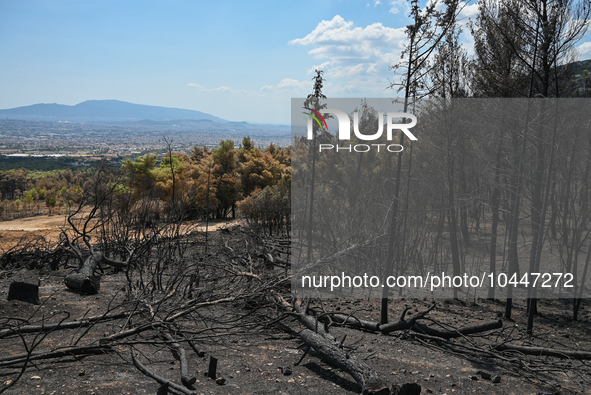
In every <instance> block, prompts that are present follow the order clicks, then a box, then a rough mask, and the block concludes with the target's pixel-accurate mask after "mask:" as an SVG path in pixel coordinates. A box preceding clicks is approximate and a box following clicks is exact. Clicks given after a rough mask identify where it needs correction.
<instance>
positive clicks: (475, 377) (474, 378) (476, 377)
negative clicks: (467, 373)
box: [470, 375, 478, 380]
mask: <svg viewBox="0 0 591 395" xmlns="http://www.w3.org/2000/svg"><path fill="white" fill-rule="evenodd" d="M470 379H471V380H478V376H476V375H474V376H472V377H470Z"/></svg>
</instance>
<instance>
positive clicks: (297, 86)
mask: <svg viewBox="0 0 591 395" xmlns="http://www.w3.org/2000/svg"><path fill="white" fill-rule="evenodd" d="M311 86H312V82H311V81H299V80H294V79H292V78H284V79H282V80H281V81H279V83H278V84H277V86H273V85H265V86H263V87H262V88H261V90H262V91H276V90H302V89H305V90H307V89H310V88H311Z"/></svg>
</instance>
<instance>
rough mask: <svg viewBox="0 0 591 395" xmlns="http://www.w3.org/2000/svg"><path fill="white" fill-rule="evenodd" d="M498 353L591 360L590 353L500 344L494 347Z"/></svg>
mask: <svg viewBox="0 0 591 395" xmlns="http://www.w3.org/2000/svg"><path fill="white" fill-rule="evenodd" d="M493 350H496V351H514V352H518V353H521V354H525V355H533V356H538V357H556V358H563V359H578V360H591V352H590V351H574V350H560V349H553V348H546V347H529V346H514V345H510V344H499V345H498V346H495V347H493Z"/></svg>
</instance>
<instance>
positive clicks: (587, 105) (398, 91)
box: [0, 0, 591, 395]
mask: <svg viewBox="0 0 591 395" xmlns="http://www.w3.org/2000/svg"><path fill="white" fill-rule="evenodd" d="M408 3H409V4H408V5H409V8H408V10H407V14H408V15H407V16H408V21H409V24H408V25H406V27H403V28H400V29H399V30H397V33H396V34H400V37H398V36H397V38H396V40H397V41H400V42H401V44H400V46H401V48H402V49H401V51H400V53H397V55H396V56H395V57H389V55H388V57H387V59H389V60H388V62H391V59H396V60H398V62H397V63H395V64H391V65H390V66H389V70H391V71H392V72H393V76H392V80H391V81H389V83H386V82H385V83H384V84H383V85H384V86H383V87H380V89H382V90H383V88H385V89H386V90H387V91H386V92H389V93H391V97H390V96H389V97H386V96H385V95H384V96H383V97H381V98H378V99H371V98H365V99H361V98H355V99H350V98H338V97H327V95H326V91H327V89H329V88H331V89H334V86H335V85H336V84H332V85H329V83H328V82H327V81H326V78H328V79H330V78H337V76H336V74H338V73H335V72H334V70H331V71H329V72H326V73H325V72H324V70H321V69H319V68H315V69H314V72H313V73H312V72H311V73H312V75H313V77H312V78H311V81H309V82H311V85H312V86H313V88H312V90H311V93H310V94H309V95H307V96H304V97H301V98H292V99H291V100H292V101H291V117H292V126H291V127H292V135H291V145H290V146H288V147H281V146H277V145H275V144H272V143H269V144H267V145H266V146H257V144H256V143H255V141H254V140H253V139H251V138H250V137H248V136H245V137H244V138H243V139H242V141H241V142H239V141H236V142H235V141H234V140H232V139H227V140H221V141H220V143H219V145H218V146H212V145H209V146H206V145H204V146H194V147H193V149H192V150H191V151H190V152H189V151H184V152H176V150H175V145H174V143H173V140H174V138H172V137H164V138H163V139H162V141H163V142H160V144H161V148H162V147H163V148H162V149H161V152H159V153H148V154H145V155H141V156H139V155H138V156H136V157H134V159H126V160H122V161H121V162H118V163H117V164H116V165H107V163H106V161H103V162H102V165H100V166H99V165H97V166H93V167H92V168H85V169H77V170H72V169H68V170H52V171H47V172H40V171H28V170H27V169H25V168H22V169H9V170H6V171H0V350H2V352H1V353H0V394H31V395H32V394H45V395H59V394H97V395H98V394H104V395H120V394H130V395H131V394H159V395H164V394H187V395H188V394H237V395H239V394H240V395H241V394H253V395H254V394H292V395H300V394H301V395H303V394H319V395H320V394H322V395H328V394H334V395H337V394H339V395H340V394H368V395H369V394H381V395H418V394H439V395H444V394H445V395H451V394H454V393H456V394H500V395H510V394H538V395H539V394H543V395H550V394H563V395H565V394H591V305H590V298H591V282H590V281H589V280H587V279H586V278H587V277H588V276H591V269H590V265H591V115H590V114H591V100H590V99H589V98H590V97H591V89H590V87H591V84H590V83H589V82H590V81H591V73H590V72H589V65H590V64H591V63H589V61H580V62H579V61H577V54H578V53H577V48H582V49H585V48H586V47H583V46H581V47H576V45H577V43H578V42H579V41H580V40H581V39H582V38H583V36H585V34H587V28H588V27H589V20H590V19H591V18H590V17H591V7H590V4H589V1H588V0H572V1H571V0H567V1H553V0H527V1H509V0H503V1H491V0H479V1H478V2H477V3H476V4H472V5H470V4H469V3H465V2H461V1H457V0H449V1H443V2H441V4H438V5H436V4H435V2H429V3H425V4H423V2H419V1H418V0H411V1H409V2H408ZM379 4H380V2H377V3H376V4H375V6H377V5H379ZM368 7H369V4H368ZM466 7H472V8H466ZM468 11H470V12H471V14H470V17H471V19H470V21H469V22H468V21H467V20H466V19H465V18H464V17H465V16H466V14H467V13H468ZM337 17H339V18H341V17H340V16H339V15H337ZM463 18H464V19H463ZM341 19H342V18H341ZM333 21H336V22H338V21H339V19H338V18H336V17H335V20H333ZM325 22H326V23H325ZM336 22H335V23H336ZM343 23H344V24H347V29H349V28H351V29H352V30H350V32H351V34H353V33H355V34H357V33H359V32H360V31H364V30H363V29H361V28H357V27H355V28H353V22H350V24H349V22H344V20H343ZM329 25H330V23H329V22H328V21H323V22H322V24H321V25H319V26H321V27H323V28H327V29H328V28H329V27H330V26H329ZM378 25H379V26H378ZM331 26H332V25H331ZM371 26H372V29H373V28H375V29H376V31H378V30H379V29H378V28H380V29H381V28H384V26H383V25H382V24H381V23H376V24H374V25H371ZM376 26H377V27H376ZM343 29H344V28H343ZM388 29H390V28H388ZM391 30H392V31H393V30H395V29H391ZM347 31H349V30H347ZM380 31H381V30H380ZM372 32H373V30H372ZM372 34H373V33H372ZM376 34H377V33H376ZM468 35H469V36H470V39H471V40H472V41H473V52H471V53H470V54H468V52H466V49H465V48H464V46H463V44H462V42H463V41H465V37H466V36H468ZM372 40H373V36H372ZM304 41H305V40H303V39H298V40H293V42H291V41H290V43H293V44H298V43H300V44H301V43H302V42H304ZM370 41H371V40H370ZM386 41H387V40H386ZM388 42H389V41H388ZM586 44H589V43H588V42H587V43H586ZM339 45H340V44H339ZM360 45H361V46H363V45H369V44H368V43H367V42H364V44H360ZM314 51H316V50H313V51H312V52H310V53H315V52H314ZM327 64H328V66H327V67H330V62H327V63H323V65H327ZM374 66H375V65H373V64H372V65H370V66H368V67H366V69H367V70H368V74H369V73H370V70H373V67H374ZM343 70H344V69H343ZM347 70H348V69H347ZM341 71H342V70H341ZM372 78H373V77H372ZM288 80H289V81H288ZM292 83H293V84H294V85H297V84H296V83H299V82H298V81H297V80H290V79H285V80H282V81H281V82H280V83H279V84H278V85H277V84H276V87H275V88H281V89H283V88H285V86H286V85H288V84H292ZM284 85H285V86H284ZM208 86H209V85H208ZM186 87H187V88H190V89H193V90H194V91H195V92H199V93H200V94H206V93H211V94H214V93H215V94H217V93H220V94H226V93H227V94H230V93H232V94H234V93H236V92H237V91H236V92H235V91H234V90H233V89H231V88H228V87H227V86H222V87H221V88H206V87H205V86H201V85H198V84H197V83H189V84H188V85H187V86H186ZM222 88H223V89H222ZM272 89H274V87H273V86H271V85H266V86H265V87H263V88H261V92H263V91H265V92H266V91H271V90H272ZM343 89H345V88H343ZM344 91H346V89H345V90H344ZM239 92H242V93H244V92H246V91H239ZM282 92H285V91H282ZM308 92H309V91H308ZM333 92H334V91H333ZM339 92H342V91H339ZM242 93H240V94H242ZM261 94H262V93H261ZM245 111H246V110H245ZM146 122H147V123H151V122H152V121H149V122H148V121H146ZM171 122H173V121H172V120H171ZM232 124H236V125H232ZM239 124H240V122H228V125H227V126H228V128H231V127H234V126H236V127H237V128H238V127H239ZM171 125H172V124H171ZM204 125H205V124H204ZM151 127H153V128H157V127H158V125H157V124H154V125H152V126H151ZM171 127H172V126H171ZM202 127H204V128H205V127H206V126H202ZM249 128H250V126H249ZM252 128H253V129H254V128H256V126H252ZM240 130H242V129H240ZM245 130H246V129H245ZM248 130H250V129H248ZM376 130H377V132H376ZM212 133H213V132H212ZM214 135H215V133H214ZM215 136H216V138H217V135H215ZM284 137H285V136H284ZM192 144H193V143H191V146H192ZM189 149H190V148H189ZM19 163H20V162H19ZM97 163H98V162H97Z"/></svg>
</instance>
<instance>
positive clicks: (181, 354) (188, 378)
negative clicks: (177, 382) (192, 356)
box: [162, 332, 197, 389]
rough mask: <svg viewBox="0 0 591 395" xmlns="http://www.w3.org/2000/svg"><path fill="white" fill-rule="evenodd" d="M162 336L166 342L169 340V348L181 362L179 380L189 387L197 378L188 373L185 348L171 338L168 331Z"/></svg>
mask: <svg viewBox="0 0 591 395" xmlns="http://www.w3.org/2000/svg"><path fill="white" fill-rule="evenodd" d="M162 336H163V337H164V338H165V339H166V340H167V341H168V342H170V346H171V348H172V349H173V350H174V351H175V352H176V354H177V355H176V356H175V357H176V358H177V359H178V360H179V362H180V364H181V382H182V383H183V385H184V386H185V387H187V388H189V389H191V386H192V385H193V384H195V381H197V378H196V377H195V376H192V375H191V374H190V373H189V362H188V361H187V353H186V352H185V349H184V348H183V347H182V346H181V345H180V344H179V343H178V342H177V341H176V340H174V339H173V337H172V336H171V335H170V333H168V332H164V333H163V334H162Z"/></svg>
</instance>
